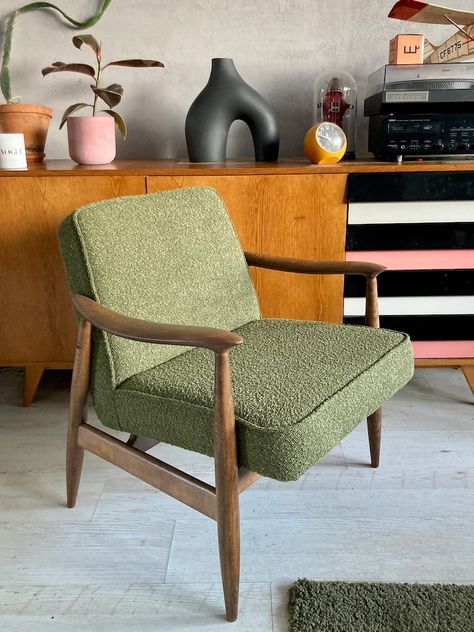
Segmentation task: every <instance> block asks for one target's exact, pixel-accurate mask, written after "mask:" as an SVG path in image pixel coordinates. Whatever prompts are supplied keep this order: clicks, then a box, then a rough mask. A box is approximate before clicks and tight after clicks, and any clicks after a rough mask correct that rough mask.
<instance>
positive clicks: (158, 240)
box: [59, 187, 413, 480]
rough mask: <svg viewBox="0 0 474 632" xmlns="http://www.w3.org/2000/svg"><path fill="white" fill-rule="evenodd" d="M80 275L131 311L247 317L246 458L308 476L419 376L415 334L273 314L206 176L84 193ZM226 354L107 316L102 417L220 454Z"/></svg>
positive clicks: (171, 318)
mask: <svg viewBox="0 0 474 632" xmlns="http://www.w3.org/2000/svg"><path fill="white" fill-rule="evenodd" d="M59 237H60V244H61V251H62V254H63V258H64V260H65V265H66V271H67V275H68V280H69V286H70V289H71V291H72V292H73V293H78V294H83V295H85V296H89V297H91V298H93V299H94V300H96V301H97V302H99V303H102V304H103V305H105V306H107V307H109V308H110V309H113V310H115V311H117V312H120V313H122V314H126V315H128V316H132V317H138V318H142V319H146V320H150V321H156V322H164V323H175V324H188V325H205V326H212V327H220V328H223V329H229V330H235V331H236V332H238V333H239V334H240V335H241V336H242V337H243V339H244V343H243V344H242V345H241V346H238V347H235V348H234V349H232V350H231V366H232V375H233V388H234V396H235V411H236V419H237V431H238V450H239V462H240V464H241V465H244V466H246V467H247V468H249V469H251V470H254V471H257V472H259V473H261V474H263V475H266V476H270V477H272V478H276V479H280V480H291V479H296V478H298V477H299V476H300V475H301V474H302V473H303V472H304V471H305V470H306V469H307V468H308V467H310V466H311V465H312V464H313V463H315V462H316V461H317V460H318V459H319V458H320V457H322V456H323V455H324V454H325V453H326V452H328V451H329V450H330V449H331V448H332V447H333V446H334V445H335V444H336V443H337V442H338V441H340V439H342V438H343V437H344V436H345V435H346V434H347V433H348V432H350V431H351V430H352V428H353V427H354V426H355V425H356V424H357V423H358V422H359V421H360V420H361V419H362V418H364V417H366V416H367V415H369V414H370V413H372V412H373V411H374V410H376V408H378V407H379V405H380V404H381V403H382V402H383V401H384V400H385V399H387V398H388V397H390V396H391V395H393V394H394V393H395V392H396V391H397V390H398V389H399V388H401V387H402V386H403V385H404V384H405V383H406V382H407V381H408V380H409V379H410V377H411V375H412V371H413V357H412V352H411V345H410V341H409V339H408V337H407V336H406V335H405V334H401V333H398V332H393V331H387V330H377V329H371V328H367V327H351V326H345V325H331V324H327V323H312V322H303V321H289V320H261V319H260V312H259V308H258V303H257V299H256V295H255V291H254V288H253V285H252V282H251V279H250V275H249V272H248V268H247V265H246V263H245V259H244V256H243V253H242V250H241V248H240V244H239V242H238V239H237V237H236V235H235V232H234V229H233V227H232V223H231V221H230V219H229V217H228V215H227V212H226V209H225V207H224V205H223V203H222V201H221V199H220V197H219V196H218V195H217V194H216V193H215V192H214V191H213V190H212V189H209V188H205V187H193V188H192V189H177V190H173V191H164V192H162V193H157V194H153V195H140V196H130V197H123V198H116V199H114V200H105V201H102V202H96V203H94V204H90V205H88V206H84V207H82V208H80V209H78V210H77V211H75V212H74V213H73V214H72V215H70V216H69V217H68V218H66V220H64V222H63V223H62V225H61V226H60V230H59ZM213 375H214V356H213V353H212V352H210V351H207V350H205V349H190V348H189V347H177V346H170V345H153V344H146V343H141V342H136V341H131V340H124V339H121V338H118V337H116V336H112V335H109V334H105V333H103V332H100V331H97V330H94V338H93V362H92V379H91V382H92V384H91V388H92V395H93V399H94V405H95V408H96V411H97V415H98V417H99V419H100V420H101V421H102V422H103V423H104V424H106V425H108V426H110V427H112V428H116V429H119V430H126V431H128V432H130V433H132V434H136V435H142V436H149V437H154V438H156V439H158V440H159V441H164V442H168V443H171V444H174V445H178V446H181V447H184V448H188V449H190V450H194V451H197V452H201V453H204V454H209V455H212V454H213V445H212V443H213V440H212V425H213V410H212V407H213Z"/></svg>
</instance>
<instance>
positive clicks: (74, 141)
mask: <svg viewBox="0 0 474 632" xmlns="http://www.w3.org/2000/svg"><path fill="white" fill-rule="evenodd" d="M67 135H68V142H69V155H70V156H71V159H72V160H74V162H77V163H78V164H80V165H105V164H107V163H109V162H112V160H113V159H114V158H115V120H114V119H113V118H112V117H111V116H70V117H69V118H68V119H67Z"/></svg>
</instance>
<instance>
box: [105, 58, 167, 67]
mask: <svg viewBox="0 0 474 632" xmlns="http://www.w3.org/2000/svg"><path fill="white" fill-rule="evenodd" d="M107 66H127V67H128V68H164V67H165V66H164V64H162V63H161V61H156V60H155V59H119V60H118V61H110V62H109V63H108V64H105V66H104V68H107Z"/></svg>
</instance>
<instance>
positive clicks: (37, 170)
mask: <svg viewBox="0 0 474 632" xmlns="http://www.w3.org/2000/svg"><path fill="white" fill-rule="evenodd" d="M473 170H474V160H444V161H440V160H436V161H434V160H420V161H411V162H403V163H402V164H397V163H391V162H376V161H374V160H351V161H343V162H339V163H337V164H335V165H313V164H311V163H309V162H308V161H307V160H304V159H289V158H284V159H282V160H280V161H278V162H276V163H264V162H253V161H251V160H240V161H237V160H235V161H234V160H227V161H226V162H224V163H190V162H187V161H179V160H116V161H114V162H112V163H110V164H108V165H77V164H76V163H74V162H72V161H71V160H46V161H45V162H42V163H36V164H30V165H29V166H28V168H27V169H19V170H14V169H3V170H0V178H1V177H25V176H66V175H67V176H72V175H78V176H87V175H91V176H98V175H117V176H123V175H128V176H130V175H148V176H185V175H188V176H190V175H196V176H198V175H211V174H212V175H229V176H233V175H249V172H250V173H253V174H256V175H283V174H285V175H290V174H297V175H314V174H334V173H339V174H346V173H369V172H403V171H406V172H410V171H473Z"/></svg>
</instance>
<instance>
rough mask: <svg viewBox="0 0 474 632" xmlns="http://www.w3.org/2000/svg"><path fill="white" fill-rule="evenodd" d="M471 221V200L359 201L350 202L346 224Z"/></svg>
mask: <svg viewBox="0 0 474 632" xmlns="http://www.w3.org/2000/svg"><path fill="white" fill-rule="evenodd" d="M445 222H450V223H453V222H474V200H469V201H462V202H461V201H449V202H358V203H351V204H349V215H348V224H426V223H430V224H436V223H445Z"/></svg>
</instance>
